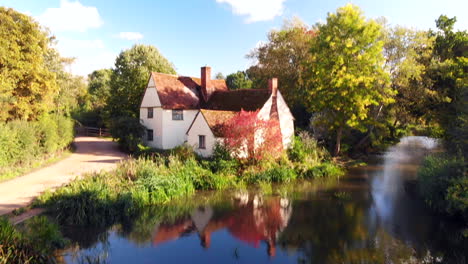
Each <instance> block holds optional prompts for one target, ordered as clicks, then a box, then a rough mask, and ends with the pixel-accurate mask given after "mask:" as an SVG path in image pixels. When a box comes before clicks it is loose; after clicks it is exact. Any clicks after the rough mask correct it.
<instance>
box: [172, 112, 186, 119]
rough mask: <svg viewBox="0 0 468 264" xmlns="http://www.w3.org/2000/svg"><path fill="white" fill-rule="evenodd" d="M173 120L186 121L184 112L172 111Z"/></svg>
mask: <svg viewBox="0 0 468 264" xmlns="http://www.w3.org/2000/svg"><path fill="white" fill-rule="evenodd" d="M172 120H184V110H172Z"/></svg>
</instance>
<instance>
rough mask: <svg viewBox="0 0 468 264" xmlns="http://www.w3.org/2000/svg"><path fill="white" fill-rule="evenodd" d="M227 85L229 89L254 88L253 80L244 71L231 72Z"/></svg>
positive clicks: (227, 78)
mask: <svg viewBox="0 0 468 264" xmlns="http://www.w3.org/2000/svg"><path fill="white" fill-rule="evenodd" d="M226 85H227V87H228V88H229V90H238V89H250V88H252V81H251V80H250V79H249V76H247V73H245V72H243V71H237V72H235V73H231V74H229V75H228V76H227V77H226Z"/></svg>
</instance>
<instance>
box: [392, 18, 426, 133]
mask: <svg viewBox="0 0 468 264" xmlns="http://www.w3.org/2000/svg"><path fill="white" fill-rule="evenodd" d="M384 40H385V45H384V55H385V65H386V67H387V69H388V71H389V73H390V78H391V86H392V88H393V89H394V90H395V91H397V95H396V97H395V103H393V104H391V105H390V106H389V108H388V110H387V111H388V113H387V114H388V115H390V116H389V117H391V118H392V119H393V120H395V121H393V120H392V121H393V122H394V124H395V125H393V126H396V124H398V123H399V124H400V125H402V126H405V125H407V124H412V123H421V121H423V122H424V121H426V120H427V121H428V120H430V118H431V116H430V114H431V111H428V109H430V105H429V104H430V100H431V99H432V100H433V97H434V95H433V92H432V91H431V88H432V81H431V79H430V78H428V75H427V71H428V69H429V67H430V62H431V58H432V50H433V45H434V44H433V43H434V38H432V37H430V36H428V34H427V32H425V31H416V30H411V29H407V28H404V27H400V26H397V27H394V28H388V27H384Z"/></svg>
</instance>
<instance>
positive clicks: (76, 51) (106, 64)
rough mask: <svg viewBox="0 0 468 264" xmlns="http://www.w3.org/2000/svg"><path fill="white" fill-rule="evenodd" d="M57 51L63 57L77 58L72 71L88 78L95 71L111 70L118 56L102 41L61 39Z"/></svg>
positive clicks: (71, 68)
mask: <svg viewBox="0 0 468 264" xmlns="http://www.w3.org/2000/svg"><path fill="white" fill-rule="evenodd" d="M57 50H58V51H59V52H60V55H62V56H63V57H74V58H76V59H75V62H74V63H73V64H72V65H71V67H70V70H71V72H72V73H73V74H77V75H81V76H87V75H88V74H89V73H91V72H92V71H94V70H98V69H103V68H111V67H112V66H113V65H114V61H115V58H116V56H117V54H116V53H114V52H111V51H110V50H108V49H107V48H106V46H105V45H104V42H103V41H102V40H100V39H94V40H84V39H71V38H60V39H59V40H58V43H57Z"/></svg>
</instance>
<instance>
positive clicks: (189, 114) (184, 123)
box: [162, 109, 198, 149]
mask: <svg viewBox="0 0 468 264" xmlns="http://www.w3.org/2000/svg"><path fill="white" fill-rule="evenodd" d="M183 113H184V120H172V110H170V109H163V110H162V120H163V122H162V135H163V136H162V149H171V148H174V147H177V146H179V145H182V144H184V142H185V141H186V133H187V130H188V129H189V127H190V125H191V124H192V122H193V119H194V118H195V115H196V114H197V113H198V110H183Z"/></svg>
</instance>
